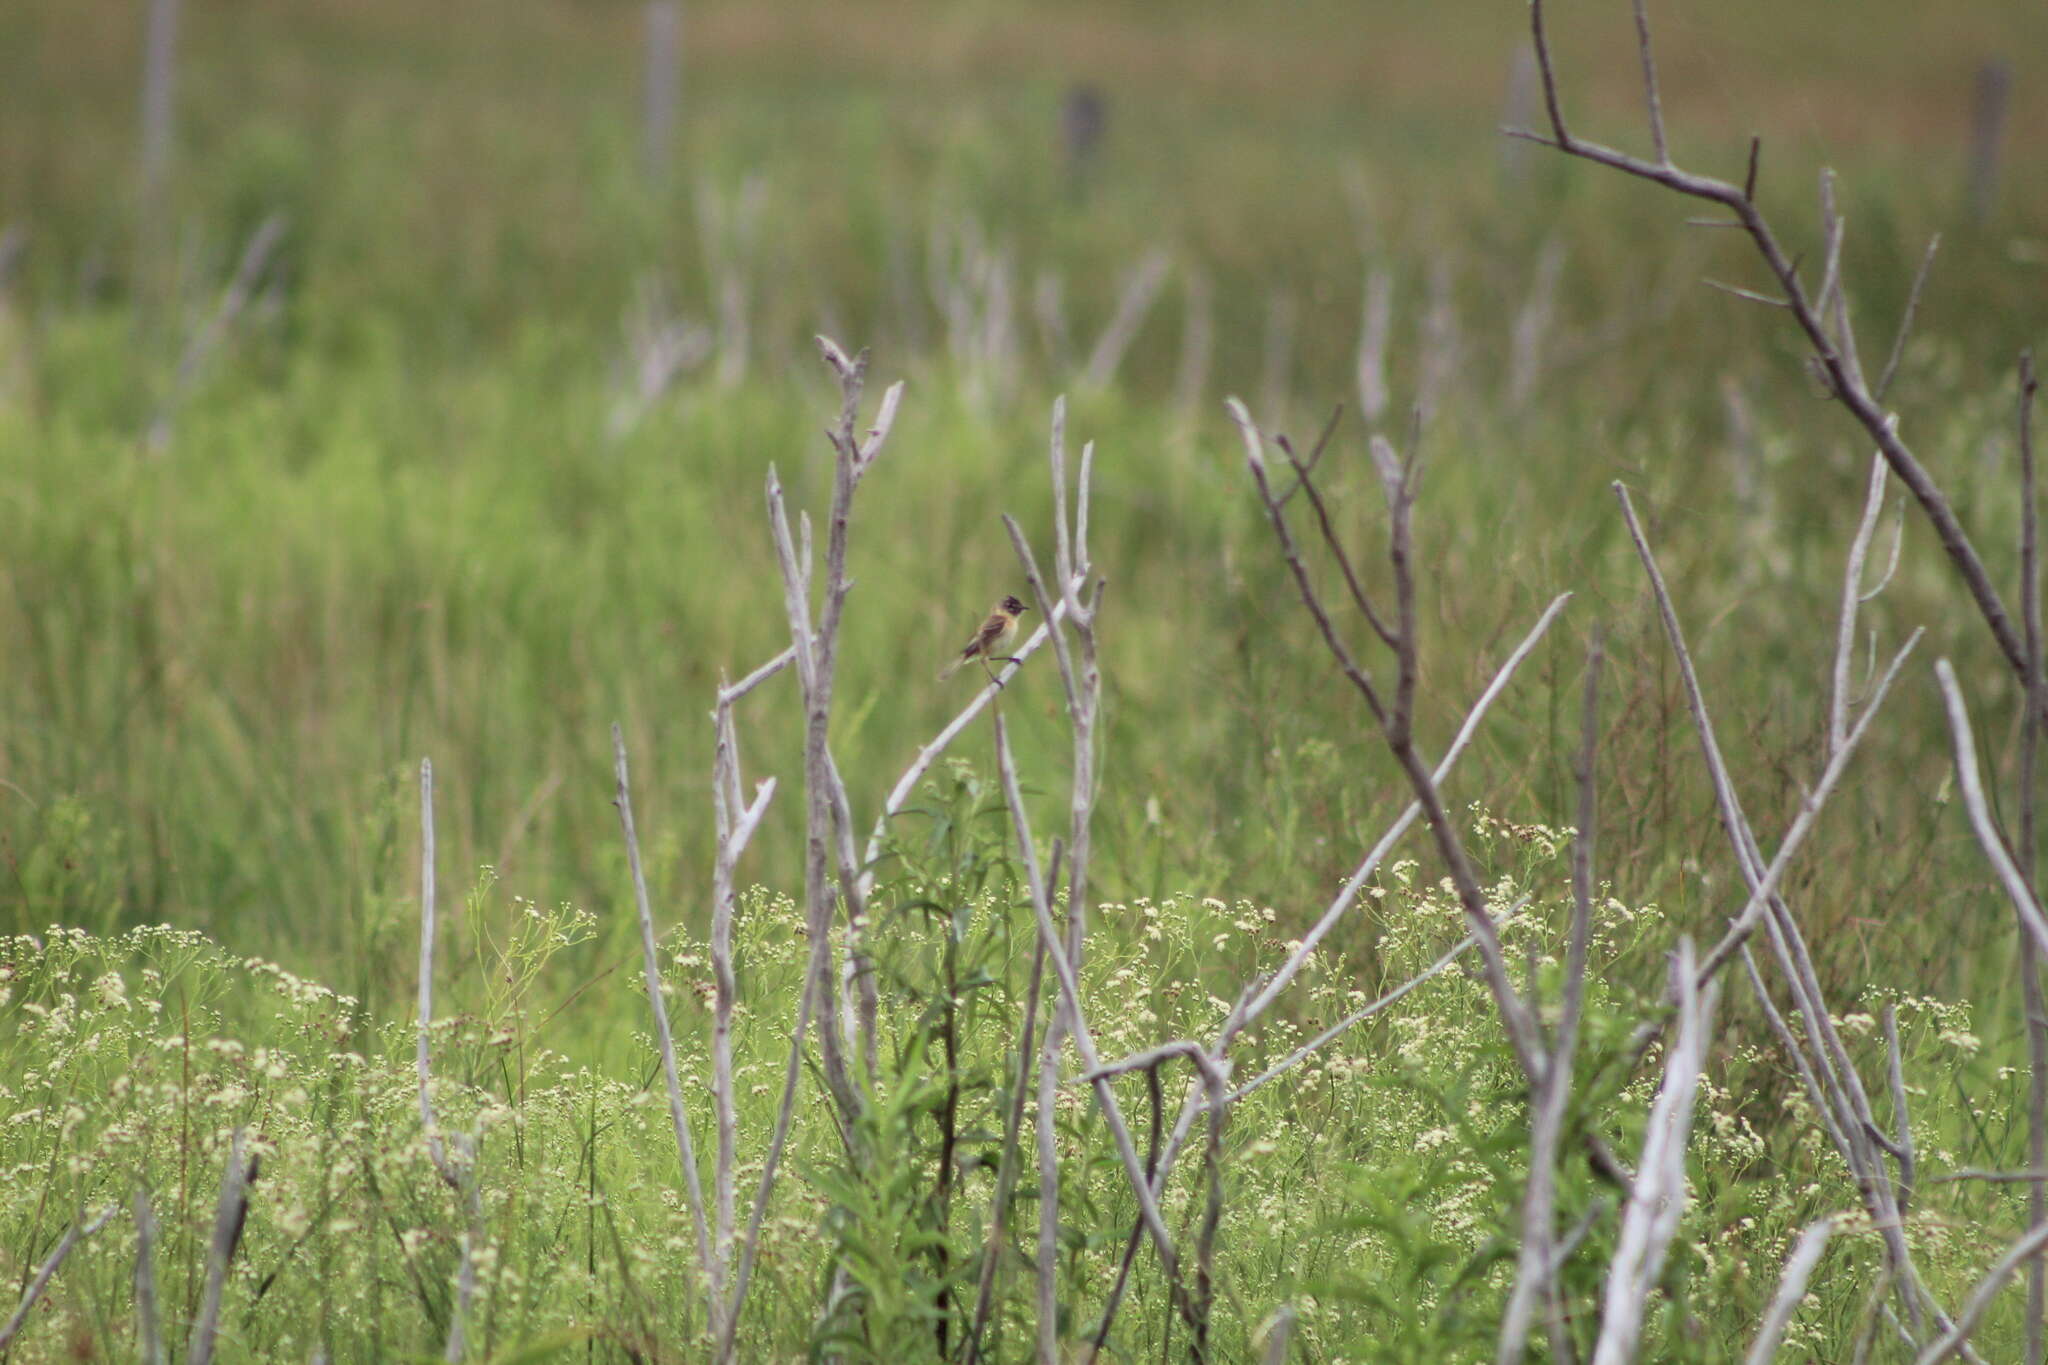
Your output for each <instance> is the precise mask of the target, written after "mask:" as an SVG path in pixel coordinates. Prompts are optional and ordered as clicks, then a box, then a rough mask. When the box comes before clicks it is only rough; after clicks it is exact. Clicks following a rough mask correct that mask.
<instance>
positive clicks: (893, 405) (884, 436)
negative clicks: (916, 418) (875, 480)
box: [860, 379, 903, 465]
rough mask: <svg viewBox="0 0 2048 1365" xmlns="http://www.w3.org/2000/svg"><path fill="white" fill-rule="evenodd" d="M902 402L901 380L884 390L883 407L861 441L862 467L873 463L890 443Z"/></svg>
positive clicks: (877, 412)
mask: <svg viewBox="0 0 2048 1365" xmlns="http://www.w3.org/2000/svg"><path fill="white" fill-rule="evenodd" d="M902 402H903V381H902V380H900V379H899V380H897V381H896V382H895V383H893V384H891V385H890V386H889V387H888V388H886V389H884V390H882V406H881V407H880V408H878V409H876V411H875V420H874V424H873V425H872V426H870V427H869V428H868V431H867V435H865V436H863V437H861V440H860V462H861V464H862V465H868V464H871V463H873V462H874V458H875V457H876V456H877V455H880V454H881V453H882V447H883V446H884V445H886V444H887V443H888V440H889V433H890V432H891V431H893V430H895V427H896V409H897V408H898V407H899V406H901V404H902Z"/></svg>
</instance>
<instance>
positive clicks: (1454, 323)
mask: <svg viewBox="0 0 2048 1365" xmlns="http://www.w3.org/2000/svg"><path fill="white" fill-rule="evenodd" d="M1455 284H1456V280H1455V277H1454V276H1453V274H1452V270H1451V259H1450V257H1449V256H1448V255H1440V256H1438V257H1437V258H1436V260H1435V261H1433V262H1431V264H1430V268H1429V311H1428V312H1426V313H1424V314H1423V317H1422V360H1421V363H1420V364H1419V365H1418V366H1417V373H1416V379H1415V406H1416V408H1417V409H1418V410H1419V411H1421V412H1422V413H1423V414H1424V415H1427V414H1429V413H1433V412H1435V411H1436V409H1437V405H1438V404H1439V403H1440V402H1441V401H1442V399H1443V396H1444V394H1445V392H1446V391H1448V390H1449V388H1450V386H1451V380H1452V379H1453V378H1455V377H1456V376H1457V373H1458V370H1459V368H1460V366H1461V365H1462V364H1463V356H1462V354H1461V352H1462V350H1463V346H1462V343H1461V341H1460V338H1459V335H1458V308H1457V294H1456V291H1455Z"/></svg>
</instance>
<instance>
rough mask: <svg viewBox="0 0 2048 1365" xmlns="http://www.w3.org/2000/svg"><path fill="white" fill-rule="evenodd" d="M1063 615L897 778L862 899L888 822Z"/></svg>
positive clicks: (865, 870)
mask: <svg viewBox="0 0 2048 1365" xmlns="http://www.w3.org/2000/svg"><path fill="white" fill-rule="evenodd" d="M1066 612H1067V604H1066V603H1065V602H1064V601H1061V602H1059V603H1056V604H1055V605H1054V607H1053V609H1052V616H1051V623H1049V624H1041V625H1040V626H1039V627H1038V628H1037V629H1036V630H1034V631H1032V632H1031V634H1030V635H1029V636H1027V637H1026V638H1025V640H1024V643H1023V644H1022V645H1020V646H1018V647H1017V648H1016V649H1015V650H1013V651H1012V652H1011V654H1012V660H1013V661H1012V662H1010V663H1006V664H1004V665H1003V666H1002V667H1001V668H999V669H997V670H996V671H995V673H994V675H993V677H992V678H991V679H990V680H989V681H988V682H987V683H984V684H983V685H982V686H981V687H980V688H978V689H976V691H975V694H974V698H973V700H971V701H969V702H968V703H967V705H966V706H964V707H962V708H961V709H960V712H959V714H958V715H956V716H954V717H953V719H952V720H950V721H948V722H947V723H946V727H945V728H944V729H943V730H940V731H939V733H938V734H937V735H935V736H934V737H933V738H932V740H931V742H930V743H928V744H926V745H925V746H924V747H923V748H922V749H919V750H918V751H917V757H915V758H913V759H912V760H911V761H910V766H909V767H907V768H905V769H904V770H903V775H902V776H901V777H899V778H897V779H896V785H895V786H893V787H891V788H890V789H889V795H888V798H887V799H886V800H884V801H883V802H882V813H881V815H879V816H878V817H876V819H875V827H874V830H873V832H872V833H870V834H869V835H868V843H867V856H866V860H865V861H864V862H863V864H862V868H861V874H860V886H861V894H862V895H863V896H866V895H869V894H871V893H872V892H873V891H874V886H875V869H876V866H877V865H878V864H879V862H880V860H881V857H882V845H883V841H884V840H885V839H886V838H887V837H888V833H889V821H890V820H892V819H894V818H895V817H896V815H897V814H898V813H899V812H901V811H902V809H903V807H904V805H905V803H907V802H908V801H909V800H910V797H911V794H912V793H914V792H915V791H916V790H917V784H918V783H919V782H921V781H923V780H924V775H925V774H926V773H928V772H930V771H931V769H932V765H933V764H934V763H937V762H938V761H939V759H940V757H941V756H943V755H944V754H945V752H946V750H947V749H949V748H951V747H952V744H953V741H954V740H956V739H958V738H959V737H960V735H961V733H962V732H963V731H965V730H966V729H967V727H968V726H970V725H972V724H973V723H974V721H975V718H976V717H978V716H979V715H980V714H981V713H982V712H983V711H984V710H986V709H987V708H988V706H989V704H990V703H991V702H993V701H994V700H995V699H996V698H997V697H999V696H1001V695H1002V691H1003V687H1004V685H1005V684H1007V683H1008V682H1009V681H1010V679H1012V678H1014V677H1016V676H1017V673H1018V671H1019V670H1020V669H1022V668H1023V666H1024V660H1027V659H1029V658H1030V657H1031V656H1032V655H1034V654H1036V653H1037V652H1038V651H1039V650H1041V649H1043V648H1044V647H1045V644H1046V642H1047V641H1048V640H1050V639H1051V638H1052V630H1053V625H1054V624H1056V623H1057V622H1058V621H1059V620H1061V619H1063V618H1064V617H1065V616H1066Z"/></svg>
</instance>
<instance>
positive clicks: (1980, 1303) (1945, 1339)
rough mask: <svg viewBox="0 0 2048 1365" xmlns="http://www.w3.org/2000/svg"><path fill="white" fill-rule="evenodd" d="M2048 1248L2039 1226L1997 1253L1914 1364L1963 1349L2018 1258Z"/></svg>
mask: <svg viewBox="0 0 2048 1365" xmlns="http://www.w3.org/2000/svg"><path fill="white" fill-rule="evenodd" d="M2044 1250H2048V1227H2038V1228H2035V1229H2034V1230H2033V1231H2032V1232H2029V1233H2028V1234H2027V1235H2026V1236H2024V1237H2022V1238H2020V1239H2019V1240H2018V1241H2017V1242H2014V1243H2013V1244H2012V1246H2011V1247H2009V1248H2007V1250H2006V1253H2005V1254H2004V1255H2003V1256H2001V1257H1999V1258H1998V1260H1997V1261H1996V1262H1995V1263H1994V1264H1993V1265H1992V1267H1991V1269H1989V1270H1987V1271H1985V1272H1984V1278H1982V1279H1981V1280H1979V1281H1977V1287H1976V1289H1975V1290H1973V1291H1972V1292H1971V1294H1970V1297H1969V1300H1968V1302H1966V1303H1964V1304H1963V1311H1962V1312H1960V1313H1958V1314H1957V1315H1956V1320H1955V1323H1954V1325H1953V1326H1951V1327H1950V1328H1949V1329H1948V1331H1947V1332H1946V1333H1944V1334H1943V1336H1942V1338H1941V1339H1940V1340H1939V1341H1937V1342H1935V1343H1934V1344H1933V1345H1931V1346H1929V1347H1928V1348H1927V1349H1926V1350H1924V1351H1922V1352H1921V1353H1920V1357H1919V1359H1918V1360H1917V1361H1916V1362H1915V1365H1940V1362H1942V1361H1944V1360H1948V1359H1950V1358H1952V1357H1954V1356H1956V1355H1957V1354H1959V1353H1961V1352H1963V1351H1964V1350H1965V1348H1966V1347H1967V1345H1968V1343H1969V1340H1970V1335H1971V1333H1973V1332H1975V1331H1976V1330H1977V1328H1978V1327H1979V1326H1980V1325H1981V1324H1982V1323H1983V1321H1984V1314H1985V1313H1986V1312H1988V1311H1989V1310H1990V1308H1991V1301H1992V1300H1993V1299H1995V1298H1997V1297H1998V1291H1999V1290H2001V1289H2003V1288H2005V1282H2006V1281H2007V1280H2009V1279H2011V1278H2012V1275H2013V1272H2014V1271H2015V1270H2018V1269H2019V1267H2020V1264H2021V1262H2023V1261H2031V1260H2032V1259H2033V1258H2034V1257H2036V1256H2039V1255H2040V1254H2041V1253H2042V1251H2044Z"/></svg>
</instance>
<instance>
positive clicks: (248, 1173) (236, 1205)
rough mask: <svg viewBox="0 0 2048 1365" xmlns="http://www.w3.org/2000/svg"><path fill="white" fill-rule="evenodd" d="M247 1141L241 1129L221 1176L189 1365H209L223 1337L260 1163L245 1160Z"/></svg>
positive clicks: (188, 1352) (187, 1354) (187, 1351)
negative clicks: (224, 1296)
mask: <svg viewBox="0 0 2048 1365" xmlns="http://www.w3.org/2000/svg"><path fill="white" fill-rule="evenodd" d="M244 1137H245V1134H244V1132H243V1130H242V1129H240V1128H237V1129H235V1131H234V1135H233V1136H232V1137H231V1138H230V1139H229V1141H228V1164H227V1168H226V1170H224V1171H223V1172H222V1173H221V1181H220V1199H219V1201H218V1202H217V1203H216V1204H215V1205H214V1211H213V1240H212V1241H211V1242H210V1243H209V1244H208V1245H207V1249H206V1290H205V1293H204V1295H203V1296H202V1297H201V1299H200V1301H199V1316H198V1317H197V1318H196V1319H195V1320H194V1321H193V1324H192V1341H191V1344H190V1345H188V1346H187V1347H186V1348H185V1359H186V1361H187V1362H188V1365H209V1362H211V1361H212V1359H213V1347H214V1342H215V1341H216V1340H217V1339H218V1337H219V1336H220V1299H221V1291H222V1290H223V1289H224V1288H225V1287H226V1285H227V1278H228V1263H229V1262H230V1261H232V1260H234V1257H235V1249H236V1248H237V1247H238V1246H240V1245H241V1242H242V1224H243V1222H244V1221H245V1219H246V1218H247V1217H248V1213H249V1182H250V1181H251V1180H253V1179H255V1176H256V1165H257V1163H256V1159H255V1158H253V1157H252V1158H251V1159H249V1160H248V1161H246V1162H245V1161H243V1159H242V1152H243V1145H244Z"/></svg>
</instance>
